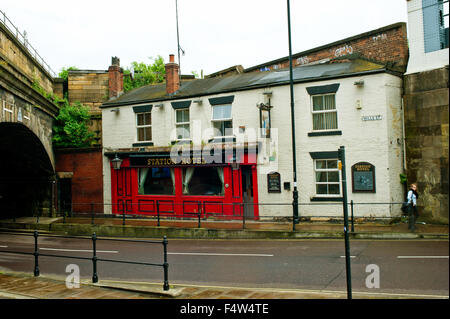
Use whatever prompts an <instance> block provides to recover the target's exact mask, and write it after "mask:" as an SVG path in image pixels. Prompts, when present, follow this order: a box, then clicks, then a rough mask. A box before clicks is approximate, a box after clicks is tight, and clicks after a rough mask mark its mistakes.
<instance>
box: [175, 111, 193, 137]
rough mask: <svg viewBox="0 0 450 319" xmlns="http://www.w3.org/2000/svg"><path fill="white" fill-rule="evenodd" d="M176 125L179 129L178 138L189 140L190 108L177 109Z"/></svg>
mask: <svg viewBox="0 0 450 319" xmlns="http://www.w3.org/2000/svg"><path fill="white" fill-rule="evenodd" d="M175 113H176V118H175V126H176V130H177V140H187V139H189V138H190V135H191V134H190V124H189V109H179V110H175Z"/></svg>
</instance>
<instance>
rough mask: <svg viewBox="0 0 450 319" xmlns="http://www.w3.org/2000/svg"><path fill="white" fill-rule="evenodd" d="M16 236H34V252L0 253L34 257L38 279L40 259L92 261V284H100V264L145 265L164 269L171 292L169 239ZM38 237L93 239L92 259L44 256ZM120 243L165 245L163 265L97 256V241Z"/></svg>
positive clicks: (165, 286) (8, 251)
mask: <svg viewBox="0 0 450 319" xmlns="http://www.w3.org/2000/svg"><path fill="white" fill-rule="evenodd" d="M15 234H16V235H22V236H33V237H34V251H33V252H32V253H31V252H24V251H12V250H0V253H9V254H21V255H32V256H34V271H33V272H34V276H35V277H38V276H39V275H40V268H39V257H56V258H67V259H78V260H90V261H92V282H93V283H97V282H98V268H97V264H98V262H101V261H102V262H112V263H122V264H131V265H144V266H157V267H162V268H163V270H164V284H163V289H164V290H169V263H168V261H167V245H168V240H167V237H166V236H164V238H163V240H162V241H152V240H132V239H117V238H98V237H97V235H96V234H95V233H93V234H92V237H90V238H89V237H79V236H60V235H40V234H39V233H38V231H34V233H33V234H23V233H15ZM38 237H57V238H69V239H91V240H92V253H93V255H92V257H80V256H67V255H53V254H51V255H49V254H43V253H40V252H39V245H38ZM98 240H103V241H120V242H135V243H147V244H162V245H163V260H164V261H163V263H162V264H157V263H147V262H137V261H129V260H116V259H105V258H99V257H98V256H97V241H98Z"/></svg>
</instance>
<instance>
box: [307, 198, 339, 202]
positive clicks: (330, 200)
mask: <svg viewBox="0 0 450 319" xmlns="http://www.w3.org/2000/svg"><path fill="white" fill-rule="evenodd" d="M310 200H311V202H342V201H343V198H342V197H311V198H310Z"/></svg>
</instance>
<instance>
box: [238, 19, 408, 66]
mask: <svg viewBox="0 0 450 319" xmlns="http://www.w3.org/2000/svg"><path fill="white" fill-rule="evenodd" d="M348 55H358V56H360V57H363V58H366V59H369V60H372V61H375V62H380V63H382V64H389V66H391V67H392V68H394V69H396V70H398V71H400V72H404V71H405V70H406V65H407V62H408V41H407V32H406V24H405V23H403V22H402V23H396V24H393V25H390V26H386V27H383V28H380V29H376V30H373V31H369V32H366V33H362V34H359V35H356V36H353V37H350V38H347V39H344V40H340V41H337V42H333V43H330V44H327V45H324V46H321V47H318V48H314V49H311V50H307V51H303V52H300V53H297V54H294V55H293V56H292V58H293V59H292V64H293V66H299V65H304V64H309V63H313V62H317V61H320V60H325V59H330V60H331V59H335V58H340V57H343V56H348ZM287 67H289V58H288V57H285V58H281V59H278V60H274V61H271V62H267V63H263V64H260V65H257V66H254V67H251V68H248V69H245V70H244V71H245V72H255V71H268V70H276V69H282V68H287Z"/></svg>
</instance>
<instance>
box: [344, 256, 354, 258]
mask: <svg viewBox="0 0 450 319" xmlns="http://www.w3.org/2000/svg"><path fill="white" fill-rule="evenodd" d="M340 257H341V258H345V256H340ZM350 258H356V256H350Z"/></svg>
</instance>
